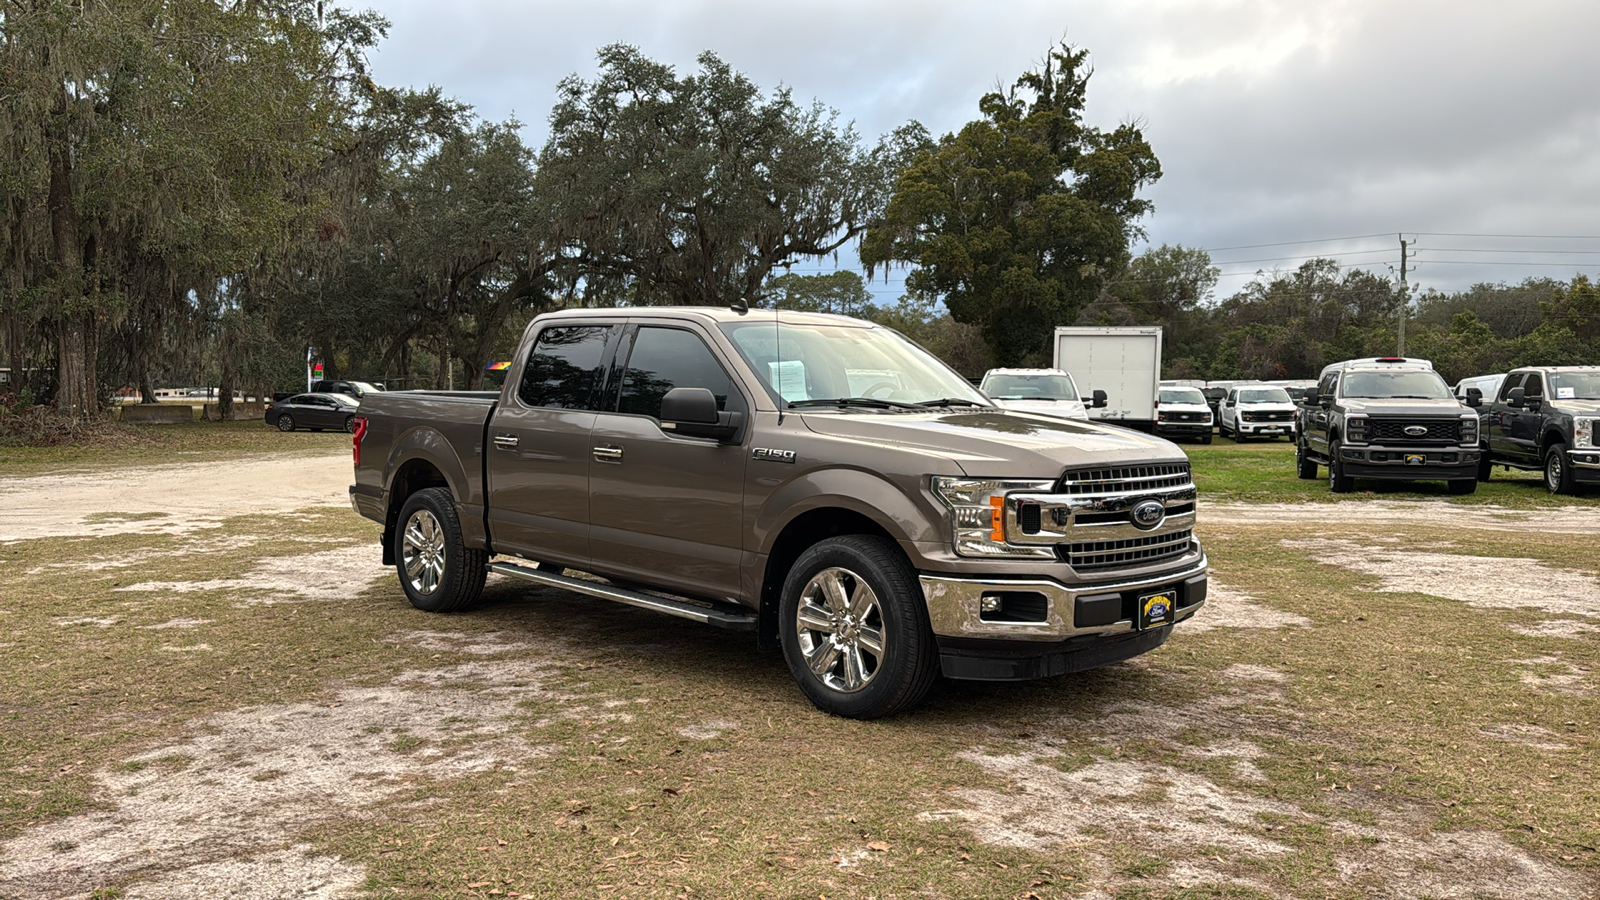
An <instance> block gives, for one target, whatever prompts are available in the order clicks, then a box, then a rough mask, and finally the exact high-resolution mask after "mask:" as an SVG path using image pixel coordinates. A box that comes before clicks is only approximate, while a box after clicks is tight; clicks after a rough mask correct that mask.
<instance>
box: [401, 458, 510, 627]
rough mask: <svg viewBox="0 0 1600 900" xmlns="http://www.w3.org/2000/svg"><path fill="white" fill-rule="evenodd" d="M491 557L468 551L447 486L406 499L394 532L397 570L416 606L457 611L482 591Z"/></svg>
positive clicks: (423, 608) (426, 609)
mask: <svg viewBox="0 0 1600 900" xmlns="http://www.w3.org/2000/svg"><path fill="white" fill-rule="evenodd" d="M488 562H489V554H488V553H486V552H485V551H483V550H468V549H467V547H466V545H465V544H463V543H462V541H461V520H460V519H458V518H457V517H456V504H455V501H454V500H453V499H452V498H451V496H450V490H449V489H448V488H424V489H423V490H420V491H417V492H416V493H415V494H412V495H411V496H410V497H409V498H407V499H406V503H405V506H402V507H401V508H400V521H399V527H397V528H396V529H395V532H394V567H395V571H396V572H398V573H399V575H400V587H401V588H402V589H403V590H404V591H405V592H406V599H408V600H410V601H411V605H412V606H415V607H416V608H417V609H420V610H424V611H426V612H440V613H443V612H454V611H456V610H458V609H462V608H464V607H467V606H470V605H471V604H473V603H474V602H476V601H477V599H478V596H479V595H480V594H482V593H483V580H484V578H485V577H486V576H487V575H488V570H487V569H486V568H485V566H486V565H487V564H488Z"/></svg>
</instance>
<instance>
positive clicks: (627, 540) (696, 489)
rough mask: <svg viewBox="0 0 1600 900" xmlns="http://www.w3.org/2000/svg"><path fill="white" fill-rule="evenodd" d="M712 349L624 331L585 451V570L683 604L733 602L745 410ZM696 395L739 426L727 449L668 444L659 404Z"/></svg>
mask: <svg viewBox="0 0 1600 900" xmlns="http://www.w3.org/2000/svg"><path fill="white" fill-rule="evenodd" d="M715 346H716V344H715V342H714V341H709V340H707V336H706V335H705V334H703V333H702V332H701V331H700V330H699V329H698V328H696V327H693V326H692V325H691V324H690V323H687V322H685V323H676V322H672V323H667V322H662V323H660V324H657V323H655V322H650V323H638V324H635V325H630V326H629V327H628V329H627V331H626V333H625V335H624V337H623V340H622V346H621V349H620V350H619V351H618V353H617V363H616V366H615V368H614V370H613V379H612V380H613V382H614V383H615V385H616V387H615V389H614V390H613V391H608V392H607V393H608V398H607V403H606V404H605V405H606V407H607V408H606V409H605V410H604V411H602V412H601V413H600V414H599V416H598V417H597V418H596V420H595V425H594V431H593V434H592V440H591V441H590V449H591V454H592V455H591V459H590V470H589V471H590V478H589V485H590V487H589V493H590V497H591V502H592V506H591V517H590V547H591V554H592V556H593V567H594V570H595V571H596V572H599V573H602V574H615V575H617V576H620V577H623V578H631V579H634V580H638V581H641V582H644V583H646V584H652V585H661V586H663V587H666V588H670V589H675V590H679V591H683V592H685V593H689V594H696V595H703V596H712V597H727V598H736V597H738V596H739V590H740V588H739V572H740V554H741V552H742V550H741V547H742V541H741V535H742V534H743V518H742V516H743V502H744V467H745V462H746V459H747V457H748V451H747V450H746V449H745V448H744V446H743V445H744V443H745V441H744V438H745V436H746V435H747V434H748V432H749V428H750V425H749V420H750V410H751V404H750V400H749V399H748V398H747V397H745V396H744V394H743V393H742V392H741V388H740V386H739V382H738V381H737V380H735V379H734V378H732V377H730V376H729V374H728V372H729V369H730V366H729V365H728V363H727V361H726V360H725V359H723V358H722V357H721V355H720V354H719V353H718V352H717V351H716V350H714V349H713V348H714V347H715ZM679 387H702V388H706V389H708V390H710V391H711V393H712V394H713V395H715V396H716V398H717V406H718V409H719V410H733V411H738V412H741V413H742V414H743V416H744V420H745V423H746V424H745V426H744V431H743V432H741V433H740V435H738V437H737V438H735V439H734V440H731V441H728V442H726V443H719V442H717V441H715V440H712V439H710V438H693V437H684V436H679V435H676V434H671V433H669V432H667V431H665V430H663V429H662V427H661V420H660V415H661V398H662V397H663V396H665V395H666V393H667V391H669V390H672V389H673V388H679Z"/></svg>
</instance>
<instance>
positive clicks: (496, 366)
mask: <svg viewBox="0 0 1600 900" xmlns="http://www.w3.org/2000/svg"><path fill="white" fill-rule="evenodd" d="M509 368H511V363H509V362H493V363H489V364H488V365H487V366H484V367H483V370H484V371H485V372H504V371H505V370H507V369H509Z"/></svg>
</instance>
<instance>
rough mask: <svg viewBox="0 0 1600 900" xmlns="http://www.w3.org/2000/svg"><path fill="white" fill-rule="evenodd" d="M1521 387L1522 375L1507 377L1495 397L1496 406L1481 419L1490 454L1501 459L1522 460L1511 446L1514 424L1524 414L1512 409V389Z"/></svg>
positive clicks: (1513, 374) (1515, 373) (1515, 374)
mask: <svg viewBox="0 0 1600 900" xmlns="http://www.w3.org/2000/svg"><path fill="white" fill-rule="evenodd" d="M1519 387H1522V373H1521V372H1513V373H1512V374H1510V375H1507V376H1506V378H1505V380H1504V381H1502V382H1501V383H1500V393H1499V395H1497V396H1496V397H1495V399H1494V405H1493V406H1491V407H1490V409H1489V412H1488V413H1487V414H1486V415H1482V416H1480V417H1479V420H1480V421H1481V423H1482V426H1481V427H1482V428H1483V435H1484V440H1485V441H1487V442H1488V444H1489V453H1490V455H1491V456H1494V457H1496V458H1499V459H1518V460H1520V459H1521V457H1519V456H1518V455H1517V452H1516V448H1515V447H1514V446H1512V444H1511V429H1512V423H1513V422H1514V421H1515V419H1516V416H1517V414H1518V413H1520V412H1522V410H1520V409H1513V408H1512V407H1511V402H1510V401H1511V389H1512V388H1519Z"/></svg>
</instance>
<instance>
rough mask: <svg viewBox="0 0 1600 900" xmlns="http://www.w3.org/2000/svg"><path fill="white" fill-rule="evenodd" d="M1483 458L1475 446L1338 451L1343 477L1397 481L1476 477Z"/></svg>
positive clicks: (1364, 447)
mask: <svg viewBox="0 0 1600 900" xmlns="http://www.w3.org/2000/svg"><path fill="white" fill-rule="evenodd" d="M1482 455H1483V453H1482V451H1481V450H1479V449H1478V448H1476V447H1412V448H1407V447H1393V446H1383V445H1376V444H1372V445H1366V444H1364V445H1359V446H1354V447H1350V446H1344V447H1340V448H1339V462H1340V463H1341V464H1342V466H1343V468H1344V474H1346V475H1349V476H1351V477H1352V478H1379V479H1393V480H1399V481H1435V480H1443V481H1450V480H1454V479H1464V478H1476V477H1477V473H1478V460H1479V459H1480V458H1482ZM1419 459H1420V461H1419Z"/></svg>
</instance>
